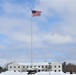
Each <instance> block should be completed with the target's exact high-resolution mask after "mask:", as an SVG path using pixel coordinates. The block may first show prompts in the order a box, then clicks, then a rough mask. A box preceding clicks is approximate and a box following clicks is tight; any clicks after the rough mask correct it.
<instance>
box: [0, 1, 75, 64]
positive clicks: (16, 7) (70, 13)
mask: <svg viewBox="0 0 76 75" xmlns="http://www.w3.org/2000/svg"><path fill="white" fill-rule="evenodd" d="M31 9H34V10H40V11H42V13H41V16H39V17H32V13H31ZM31 17H32V32H33V34H32V36H33V40H32V45H33V62H44V61H47V62H61V63H62V62H64V61H66V62H73V63H76V0H0V65H2V64H5V63H7V62H13V61H16V62H30V61H31V58H30V57H31Z"/></svg>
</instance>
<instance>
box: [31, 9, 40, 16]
mask: <svg viewBox="0 0 76 75" xmlns="http://www.w3.org/2000/svg"><path fill="white" fill-rule="evenodd" d="M40 15H41V11H36V10H32V16H33V17H34V16H40Z"/></svg>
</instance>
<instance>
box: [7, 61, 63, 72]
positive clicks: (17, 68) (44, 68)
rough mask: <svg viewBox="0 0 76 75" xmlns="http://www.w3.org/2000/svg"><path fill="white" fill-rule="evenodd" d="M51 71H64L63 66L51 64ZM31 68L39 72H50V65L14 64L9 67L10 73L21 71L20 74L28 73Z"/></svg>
mask: <svg viewBox="0 0 76 75" xmlns="http://www.w3.org/2000/svg"><path fill="white" fill-rule="evenodd" d="M50 65H51V69H50V70H51V71H54V72H60V71H62V64H60V63H55V62H54V63H51V64H50ZM30 68H35V69H36V70H37V71H49V64H48V63H47V64H33V66H31V65H29V64H17V63H12V64H9V65H8V71H14V72H15V71H19V72H26V71H28V70H29V69H30Z"/></svg>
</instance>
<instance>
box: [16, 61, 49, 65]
mask: <svg viewBox="0 0 76 75" xmlns="http://www.w3.org/2000/svg"><path fill="white" fill-rule="evenodd" d="M17 64H19V65H31V63H17ZM33 65H48V62H38V63H33Z"/></svg>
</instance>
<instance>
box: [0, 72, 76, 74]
mask: <svg viewBox="0 0 76 75" xmlns="http://www.w3.org/2000/svg"><path fill="white" fill-rule="evenodd" d="M0 75H27V72H21V73H20V72H13V71H7V72H3V73H1V74H0ZM32 75H49V72H38V73H36V74H32ZM50 75H70V74H65V73H63V72H50ZM72 75H76V74H72Z"/></svg>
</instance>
